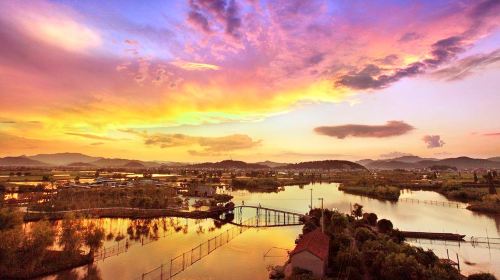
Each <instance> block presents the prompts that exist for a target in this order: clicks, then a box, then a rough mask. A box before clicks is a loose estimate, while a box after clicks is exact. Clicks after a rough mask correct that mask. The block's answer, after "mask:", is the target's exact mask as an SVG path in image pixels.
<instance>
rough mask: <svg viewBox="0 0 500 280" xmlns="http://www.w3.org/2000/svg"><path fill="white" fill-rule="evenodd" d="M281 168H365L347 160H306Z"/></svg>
mask: <svg viewBox="0 0 500 280" xmlns="http://www.w3.org/2000/svg"><path fill="white" fill-rule="evenodd" d="M281 168H283V169H337V170H366V168H365V167H364V166H362V165H361V164H358V163H355V162H352V161H347V160H322V161H306V162H301V163H293V164H288V165H285V166H283V167H281Z"/></svg>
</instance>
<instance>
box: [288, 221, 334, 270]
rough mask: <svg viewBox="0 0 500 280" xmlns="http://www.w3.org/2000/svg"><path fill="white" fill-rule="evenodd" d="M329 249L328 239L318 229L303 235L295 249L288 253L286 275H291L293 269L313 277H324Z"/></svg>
mask: <svg viewBox="0 0 500 280" xmlns="http://www.w3.org/2000/svg"><path fill="white" fill-rule="evenodd" d="M329 249H330V237H328V236H327V235H326V234H324V233H323V232H321V229H319V228H318V229H316V230H314V231H312V232H309V233H307V234H304V236H302V238H301V239H300V240H299V242H298V243H297V246H295V249H293V251H292V252H290V261H289V264H288V265H287V269H286V270H287V273H286V274H291V271H293V268H301V269H305V270H309V271H311V272H312V273H313V275H314V277H317V278H322V277H324V276H325V272H326V268H327V264H328V253H329ZM287 276H288V275H287Z"/></svg>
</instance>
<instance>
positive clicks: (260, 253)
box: [49, 184, 500, 280]
mask: <svg viewBox="0 0 500 280" xmlns="http://www.w3.org/2000/svg"><path fill="white" fill-rule="evenodd" d="M311 187H312V188H313V206H314V207H319V206H320V202H319V201H318V198H320V197H321V198H324V206H325V207H326V208H337V209H339V210H340V211H343V212H347V211H349V209H350V205H352V204H354V203H360V204H362V205H364V210H365V211H368V212H375V213H377V215H378V217H379V218H387V219H390V220H391V221H392V222H393V223H394V225H395V227H397V228H399V229H402V230H413V231H434V232H454V233H455V232H456V233H461V234H467V235H468V236H467V237H469V236H476V237H477V236H486V231H488V236H489V237H497V238H498V237H500V236H499V232H500V226H499V225H500V218H499V217H498V216H493V217H492V216H487V215H481V214H475V213H473V212H471V211H469V210H466V209H457V208H451V207H442V206H435V205H422V204H416V203H405V202H399V203H394V202H386V201H380V200H376V199H370V198H365V197H360V196H356V195H350V194H345V193H343V192H341V191H339V190H338V185H337V184H315V185H312V186H311V185H310V186H305V187H298V186H291V187H286V188H285V190H284V191H280V192H277V193H250V192H247V191H235V192H233V193H232V194H233V195H234V199H233V201H234V202H235V203H236V204H241V203H242V202H244V203H245V205H259V204H261V206H266V207H270V208H278V209H290V210H293V211H295V212H299V213H305V212H307V211H308V208H309V204H310V189H311ZM402 197H409V198H416V199H422V200H437V201H447V200H446V198H445V197H443V196H441V195H440V194H437V193H433V192H426V191H405V192H404V193H403V194H402ZM254 215H255V211H252V210H248V211H244V213H243V216H244V217H252V216H254ZM98 221H99V223H100V224H101V225H102V226H103V227H104V229H105V230H106V235H109V234H110V233H111V234H112V236H113V237H112V238H109V239H108V240H106V242H105V247H108V248H109V247H111V246H114V245H116V244H117V241H116V236H120V235H123V236H125V239H123V240H128V242H129V244H130V247H129V248H128V250H127V251H126V252H124V253H121V254H119V255H116V256H113V257H109V258H107V259H105V260H103V261H98V262H96V263H95V264H96V268H97V269H98V271H99V273H100V275H101V276H102V279H136V278H137V277H139V276H141V274H142V273H143V272H146V271H149V270H151V269H153V268H155V267H158V266H159V265H160V264H161V263H169V262H170V258H172V257H174V256H177V255H178V254H181V253H183V252H185V251H187V250H190V249H191V248H193V247H196V246H198V245H199V244H200V243H202V242H204V241H206V240H208V239H210V238H212V237H214V236H216V235H218V234H220V233H222V232H224V231H226V230H227V229H228V228H230V227H234V226H233V225H230V224H224V225H220V224H218V223H215V222H214V221H213V220H211V219H207V220H192V219H184V218H160V219H151V220H130V219H99V220H98ZM301 229H302V227H301V226H291V227H279V228H267V229H262V228H261V229H251V230H247V231H245V232H244V233H242V234H241V235H239V236H237V237H236V238H235V239H233V240H232V241H230V242H229V243H228V244H226V245H224V246H222V247H220V248H218V249H216V250H215V251H213V252H212V253H211V254H210V255H208V256H207V257H205V258H203V259H201V260H200V261H198V262H197V263H196V264H194V265H193V266H191V267H189V268H188V269H187V270H185V271H184V272H182V273H180V274H179V275H178V276H176V277H175V279H248V280H250V279H267V277H268V272H267V269H266V268H267V267H268V266H269V265H276V264H283V263H284V262H285V260H286V257H285V255H286V252H285V251H283V250H282V251H281V253H280V254H281V255H282V256H278V257H264V254H265V253H266V252H267V251H268V250H269V249H271V248H272V247H279V248H284V249H293V247H294V241H295V239H296V238H297V235H298V234H299V233H300V232H301ZM123 240H122V241H120V242H124V241H123ZM417 245H418V244H417ZM422 246H423V247H428V248H432V249H434V250H435V252H436V253H437V254H438V255H439V256H440V257H446V249H448V253H449V254H450V257H453V259H454V258H455V256H456V254H458V255H459V257H460V259H461V267H462V272H464V273H466V274H467V273H470V272H474V271H478V270H483V271H490V272H492V273H495V274H496V275H497V276H500V250H494V249H491V250H489V249H488V248H473V247H472V246H470V245H467V244H462V245H461V246H460V247H458V246H456V245H453V244H446V245H422ZM275 255H276V254H275ZM278 255H279V254H278ZM465 261H467V262H468V263H469V264H466V263H465ZM85 269H86V268H80V269H78V270H76V271H77V272H78V273H80V274H81V275H84V273H85ZM49 278H51V279H53V278H54V277H49Z"/></svg>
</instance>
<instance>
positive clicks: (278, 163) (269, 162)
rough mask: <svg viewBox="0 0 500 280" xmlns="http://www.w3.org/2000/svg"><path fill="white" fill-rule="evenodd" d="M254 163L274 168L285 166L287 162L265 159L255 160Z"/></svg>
mask: <svg viewBox="0 0 500 280" xmlns="http://www.w3.org/2000/svg"><path fill="white" fill-rule="evenodd" d="M255 164H260V165H265V166H268V167H271V168H276V167H281V166H285V165H287V164H288V163H281V162H274V161H269V160H266V161H261V162H256V163H255Z"/></svg>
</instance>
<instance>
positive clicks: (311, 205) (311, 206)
mask: <svg viewBox="0 0 500 280" xmlns="http://www.w3.org/2000/svg"><path fill="white" fill-rule="evenodd" d="M309 190H310V191H311V204H310V205H309V209H311V210H312V209H313V189H312V188H310V189H309Z"/></svg>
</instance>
